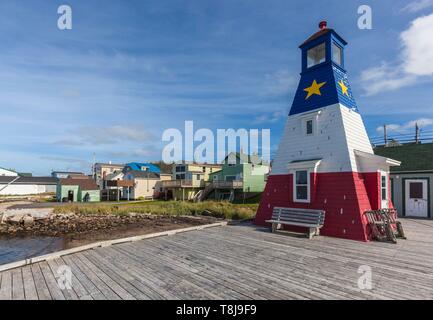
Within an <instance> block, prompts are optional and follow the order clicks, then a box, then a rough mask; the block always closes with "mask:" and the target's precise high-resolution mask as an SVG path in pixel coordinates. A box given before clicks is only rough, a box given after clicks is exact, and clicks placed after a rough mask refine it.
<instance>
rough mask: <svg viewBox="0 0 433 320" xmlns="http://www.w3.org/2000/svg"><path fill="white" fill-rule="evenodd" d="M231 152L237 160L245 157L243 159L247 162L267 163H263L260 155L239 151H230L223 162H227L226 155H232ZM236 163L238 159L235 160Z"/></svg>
mask: <svg viewBox="0 0 433 320" xmlns="http://www.w3.org/2000/svg"><path fill="white" fill-rule="evenodd" d="M232 154H235V156H236V159H237V160H241V159H242V157H245V160H246V161H247V163H254V164H262V165H267V164H266V163H264V162H263V161H262V159H260V157H259V156H258V155H255V154H253V155H247V154H245V153H240V152H231V153H230V154H228V155H227V156H226V157H225V158H224V161H223V163H227V159H228V157H230V155H232ZM236 163H238V161H236Z"/></svg>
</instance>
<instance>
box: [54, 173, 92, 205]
mask: <svg viewBox="0 0 433 320" xmlns="http://www.w3.org/2000/svg"><path fill="white" fill-rule="evenodd" d="M56 197H57V201H59V202H99V201H101V192H100V190H99V188H98V186H97V184H96V182H95V181H94V180H93V179H90V178H87V177H85V178H74V179H72V178H67V179H59V181H58V182H57V190H56Z"/></svg>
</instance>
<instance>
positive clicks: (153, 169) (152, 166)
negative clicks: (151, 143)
mask: <svg viewBox="0 0 433 320" xmlns="http://www.w3.org/2000/svg"><path fill="white" fill-rule="evenodd" d="M126 167H129V168H130V169H131V170H132V171H142V170H141V167H147V168H149V169H148V170H149V171H150V172H156V173H160V172H161V169H160V168H159V167H158V166H157V165H155V164H153V163H145V162H131V163H127V164H126Z"/></svg>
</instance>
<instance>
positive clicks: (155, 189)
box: [118, 170, 171, 200]
mask: <svg viewBox="0 0 433 320" xmlns="http://www.w3.org/2000/svg"><path fill="white" fill-rule="evenodd" d="M170 179H171V175H169V174H161V173H157V172H152V171H151V170H147V171H141V170H129V171H126V172H125V175H124V177H123V180H121V181H119V182H118V183H123V184H128V182H129V184H128V185H125V186H123V192H122V196H121V197H122V198H123V199H134V200H139V199H154V198H159V197H160V196H161V195H162V193H163V187H162V182H163V181H168V180H170Z"/></svg>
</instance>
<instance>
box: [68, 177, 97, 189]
mask: <svg viewBox="0 0 433 320" xmlns="http://www.w3.org/2000/svg"><path fill="white" fill-rule="evenodd" d="M59 184H60V185H62V186H79V187H80V188H81V190H99V187H98V185H97V184H96V182H95V180H93V179H71V178H67V179H59Z"/></svg>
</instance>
